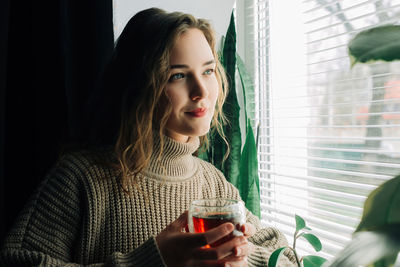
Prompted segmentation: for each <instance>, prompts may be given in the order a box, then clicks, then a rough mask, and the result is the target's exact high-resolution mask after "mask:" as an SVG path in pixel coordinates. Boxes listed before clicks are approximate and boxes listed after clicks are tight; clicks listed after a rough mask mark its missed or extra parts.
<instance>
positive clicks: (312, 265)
mask: <svg viewBox="0 0 400 267" xmlns="http://www.w3.org/2000/svg"><path fill="white" fill-rule="evenodd" d="M326 261H327V260H326V259H325V258H322V257H320V256H314V255H308V256H304V257H303V265H304V267H320V266H322V264H324V263H325V262H326Z"/></svg>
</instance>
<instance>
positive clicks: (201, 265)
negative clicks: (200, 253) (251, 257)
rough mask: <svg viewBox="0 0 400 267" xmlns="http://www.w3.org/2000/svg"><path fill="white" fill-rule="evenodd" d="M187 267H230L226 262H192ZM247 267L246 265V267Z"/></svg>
mask: <svg viewBox="0 0 400 267" xmlns="http://www.w3.org/2000/svg"><path fill="white" fill-rule="evenodd" d="M185 266H188V267H205V266H207V267H225V266H230V264H229V265H228V264H227V263H226V262H220V261H192V262H190V263H188V264H186V265H185ZM244 266H245V265H244Z"/></svg>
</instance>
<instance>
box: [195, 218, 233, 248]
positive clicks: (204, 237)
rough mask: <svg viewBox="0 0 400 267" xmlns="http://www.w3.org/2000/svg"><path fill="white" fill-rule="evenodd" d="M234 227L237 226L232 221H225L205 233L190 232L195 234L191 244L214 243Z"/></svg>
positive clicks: (197, 245)
mask: <svg viewBox="0 0 400 267" xmlns="http://www.w3.org/2000/svg"><path fill="white" fill-rule="evenodd" d="M234 229H235V227H234V226H233V224H232V223H224V224H221V225H219V226H218V227H215V228H213V229H211V230H209V231H207V232H204V233H197V234H190V235H192V236H193V238H191V243H190V245H191V246H192V247H202V246H205V245H207V244H212V243H214V242H215V241H217V240H219V239H221V238H223V237H224V236H226V235H228V234H230V233H231V232H232V231H233V230H234ZM188 235H189V234H188Z"/></svg>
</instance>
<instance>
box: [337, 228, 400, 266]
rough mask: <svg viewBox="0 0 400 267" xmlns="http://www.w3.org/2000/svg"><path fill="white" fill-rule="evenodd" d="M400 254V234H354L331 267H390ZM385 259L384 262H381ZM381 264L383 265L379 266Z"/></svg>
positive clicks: (367, 232)
mask: <svg viewBox="0 0 400 267" xmlns="http://www.w3.org/2000/svg"><path fill="white" fill-rule="evenodd" d="M399 252H400V234H393V233H389V232H372V231H371V232H369V231H362V232H357V233H355V234H354V236H353V239H352V240H351V241H350V243H348V244H347V245H346V246H345V247H344V248H343V249H342V250H341V251H340V252H339V253H338V254H337V255H336V257H335V258H334V259H333V260H332V261H331V262H330V265H329V267H354V266H367V265H370V264H373V263H375V262H376V263H377V265H376V266H382V264H384V265H383V266H385V267H388V266H391V265H392V264H393V263H394V262H395V261H396V257H395V255H397V254H398V253H399ZM381 259H384V262H383V261H380V260H381ZM379 264H381V265H379Z"/></svg>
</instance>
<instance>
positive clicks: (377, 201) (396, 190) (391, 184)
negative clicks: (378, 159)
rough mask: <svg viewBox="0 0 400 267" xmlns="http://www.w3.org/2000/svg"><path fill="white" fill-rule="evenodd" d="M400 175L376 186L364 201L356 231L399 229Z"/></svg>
mask: <svg viewBox="0 0 400 267" xmlns="http://www.w3.org/2000/svg"><path fill="white" fill-rule="evenodd" d="M399 211H400V175H398V176H396V177H395V178H392V179H390V180H388V181H386V182H385V183H383V184H381V185H380V186H378V187H377V188H376V189H375V190H374V191H372V192H371V193H370V194H369V195H368V197H367V200H366V201H365V203H364V210H363V215H362V218H361V222H360V224H359V225H358V227H357V229H356V232H359V231H373V230H381V231H396V229H397V231H400V230H399V229H400V212H399Z"/></svg>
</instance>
